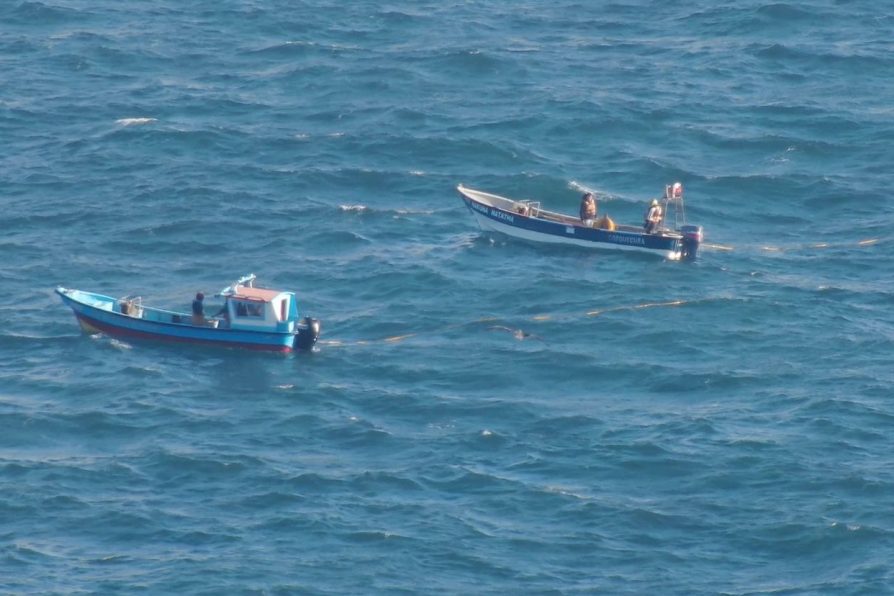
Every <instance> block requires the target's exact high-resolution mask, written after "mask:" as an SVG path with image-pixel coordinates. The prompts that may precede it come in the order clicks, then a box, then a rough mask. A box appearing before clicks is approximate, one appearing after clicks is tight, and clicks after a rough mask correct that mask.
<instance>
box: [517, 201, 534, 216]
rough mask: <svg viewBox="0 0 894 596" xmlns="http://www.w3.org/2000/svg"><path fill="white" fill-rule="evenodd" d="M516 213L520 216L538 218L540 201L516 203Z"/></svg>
mask: <svg viewBox="0 0 894 596" xmlns="http://www.w3.org/2000/svg"><path fill="white" fill-rule="evenodd" d="M515 212H516V213H518V214H519V215H527V216H529V217H538V216H539V215H540V201H528V200H521V201H515Z"/></svg>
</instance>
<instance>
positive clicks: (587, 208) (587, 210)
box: [580, 192, 596, 228]
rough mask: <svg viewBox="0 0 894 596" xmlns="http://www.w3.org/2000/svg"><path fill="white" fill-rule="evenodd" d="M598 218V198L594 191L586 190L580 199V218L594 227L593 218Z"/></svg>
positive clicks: (589, 226)
mask: <svg viewBox="0 0 894 596" xmlns="http://www.w3.org/2000/svg"><path fill="white" fill-rule="evenodd" d="M595 219H596V198H595V197H594V196H593V193H591V192H586V193H584V196H582V197H581V199H580V220H581V222H583V224H584V225H585V226H587V227H588V228H592V227H593V220H595Z"/></svg>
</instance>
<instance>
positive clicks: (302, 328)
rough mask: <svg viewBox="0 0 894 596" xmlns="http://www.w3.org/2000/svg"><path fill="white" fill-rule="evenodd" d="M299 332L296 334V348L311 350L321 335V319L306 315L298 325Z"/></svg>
mask: <svg viewBox="0 0 894 596" xmlns="http://www.w3.org/2000/svg"><path fill="white" fill-rule="evenodd" d="M297 329H298V332H297V333H296V334H295V342H294V345H295V349H296V350H311V349H313V347H314V344H316V343H317V339H319V337H320V321H319V320H318V319H312V318H310V317H304V318H303V319H301V322H300V323H298V325H297Z"/></svg>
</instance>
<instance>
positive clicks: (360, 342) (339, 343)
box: [317, 298, 706, 347]
mask: <svg viewBox="0 0 894 596" xmlns="http://www.w3.org/2000/svg"><path fill="white" fill-rule="evenodd" d="M705 300H706V299H704V298H702V299H698V300H671V301H668V302H642V303H639V304H625V305H621V306H611V307H607V308H602V309H597V310H590V311H586V312H584V313H580V314H567V315H550V314H539V315H534V316H532V317H530V319H529V320H530V321H533V322H538V323H539V322H543V321H558V320H566V319H573V318H578V317H581V316H583V317H598V316H600V315H604V314H606V313H612V312H621V311H633V310H643V309H648V308H667V307H675V306H683V305H685V304H692V303H695V302H704V301H705ZM499 322H500V319H499V318H497V317H482V318H479V319H474V320H472V321H465V322H463V323H454V324H452V325H445V326H442V327H435V328H433V329H424V330H420V331H415V332H412V333H404V334H401V335H392V336H389V337H381V338H377V339H355V340H340V339H326V340H320V341H318V342H317V345H321V346H329V347H344V346H367V345H373V344H396V343H400V342H402V341H404V340H407V339H411V338H414V337H419V336H420V335H435V334H440V333H445V332H447V331H452V330H454V329H461V328H463V327H470V326H473V325H483V324H488V323H499ZM487 330H488V331H505V332H507V333H509V334H510V335H512V337H513V338H515V339H517V340H519V341H523V340H539V341H545V340H544V339H543V338H542V337H540V336H539V335H535V334H533V333H530V332H528V331H526V330H524V329H521V328H516V327H508V326H506V325H501V324H491V325H489V326H488V327H487Z"/></svg>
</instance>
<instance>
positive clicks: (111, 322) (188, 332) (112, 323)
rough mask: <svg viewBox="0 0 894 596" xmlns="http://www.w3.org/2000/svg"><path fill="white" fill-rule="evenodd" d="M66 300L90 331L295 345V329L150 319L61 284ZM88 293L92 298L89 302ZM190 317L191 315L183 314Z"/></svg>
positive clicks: (239, 344) (281, 348) (284, 348)
mask: <svg viewBox="0 0 894 596" xmlns="http://www.w3.org/2000/svg"><path fill="white" fill-rule="evenodd" d="M56 292H57V293H58V294H59V296H60V297H61V298H62V302H63V303H64V304H65V305H66V306H68V307H69V308H71V309H72V311H73V312H74V315H75V317H76V318H77V320H78V323H79V324H80V325H81V327H82V328H83V329H84V330H85V331H87V332H90V333H96V332H101V333H105V334H107V335H109V336H113V337H122V338H133V339H148V340H159V341H168V342H180V343H193V344H204V345H216V346H221V347H232V348H246V349H251V350H263V351H273V352H291V351H292V350H293V348H294V345H295V338H296V334H295V333H280V332H264V331H247V330H236V329H225V328H215V327H204V326H195V325H192V324H189V323H188V322H184V323H167V322H160V321H152V320H146V319H143V318H138V317H134V316H130V315H127V314H123V313H120V312H117V311H115V310H114V309H113V305H114V303H115V299H113V298H110V297H107V296H101V295H98V294H90V293H87V292H80V291H78V290H66V289H64V288H58V289H57V290H56ZM88 297H89V302H92V303H88ZM183 320H184V321H186V320H188V319H187V315H183Z"/></svg>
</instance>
